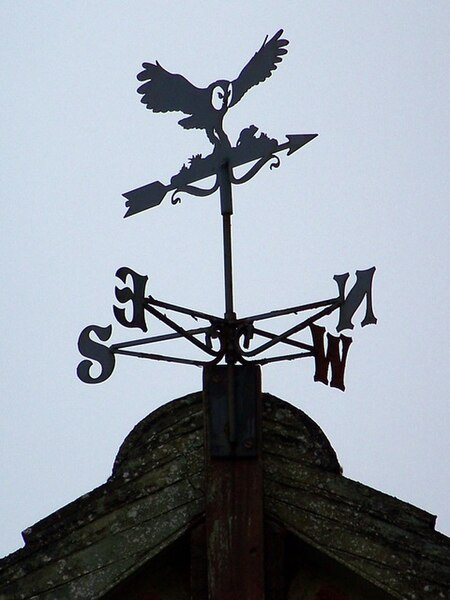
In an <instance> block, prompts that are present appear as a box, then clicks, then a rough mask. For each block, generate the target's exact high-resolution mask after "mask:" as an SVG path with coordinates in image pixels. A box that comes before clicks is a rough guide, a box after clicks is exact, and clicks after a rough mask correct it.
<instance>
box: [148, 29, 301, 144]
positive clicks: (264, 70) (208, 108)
mask: <svg viewBox="0 0 450 600" xmlns="http://www.w3.org/2000/svg"><path fill="white" fill-rule="evenodd" d="M282 34H283V30H282V29H280V31H278V32H277V33H276V34H275V35H274V36H273V37H272V38H271V39H270V40H268V39H267V38H268V36H266V39H265V40H264V42H263V44H262V46H261V48H260V49H259V50H258V51H257V52H256V53H255V55H254V56H253V58H251V59H250V61H249V62H248V63H247V65H246V66H245V67H244V68H243V69H242V71H241V72H240V74H239V76H238V77H237V78H236V79H234V80H233V81H228V80H226V79H218V80H217V81H214V82H213V83H211V84H210V85H209V86H208V87H206V88H199V87H196V86H195V85H193V84H192V83H190V82H189V81H188V80H187V79H186V78H185V77H183V76H182V75H177V74H174V73H169V71H166V70H165V69H164V68H163V67H162V66H161V65H160V64H159V63H158V61H156V63H155V64H153V63H143V65H142V66H143V68H144V70H143V71H142V72H141V73H139V75H138V76H137V78H138V79H139V81H145V83H144V84H143V85H141V86H140V87H139V88H138V90H137V91H138V93H139V94H142V98H141V102H142V103H143V104H145V105H146V107H147V108H148V109H150V110H152V111H153V112H169V111H179V112H182V113H184V114H186V115H189V116H188V117H187V118H184V119H181V120H180V121H178V123H179V124H180V125H181V126H182V127H184V128H185V129H204V130H205V131H206V135H207V136H208V139H209V141H210V142H211V143H212V144H213V145H214V146H215V147H221V148H224V149H228V148H230V147H231V145H230V142H229V140H228V137H227V135H226V134H225V132H224V130H223V125H222V123H223V118H224V116H225V114H226V113H227V111H228V109H229V108H231V107H232V106H234V105H235V104H237V103H238V102H239V100H240V99H241V98H242V96H243V95H244V94H245V93H246V92H248V90H249V89H250V88H252V87H253V86H255V85H258V83H262V82H263V81H265V80H266V79H267V78H268V77H270V76H271V74H272V71H274V70H275V69H276V68H277V64H278V63H279V62H281V60H282V57H283V56H284V55H285V54H286V53H287V49H286V46H287V45H288V43H289V42H288V40H285V39H283V38H282V37H281V36H282Z"/></svg>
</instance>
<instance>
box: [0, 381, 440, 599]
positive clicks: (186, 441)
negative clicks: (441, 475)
mask: <svg viewBox="0 0 450 600" xmlns="http://www.w3.org/2000/svg"><path fill="white" fill-rule="evenodd" d="M263 403H264V406H263V463H264V506H265V514H266V517H267V519H270V520H272V521H276V522H278V523H280V524H282V525H283V526H284V527H285V528H286V529H287V530H289V531H290V532H291V533H292V534H293V535H294V536H296V537H297V538H298V539H299V540H301V541H302V542H303V543H305V544H307V546H308V547H310V548H314V549H315V551H316V552H318V553H320V554H321V555H323V556H324V557H329V558H330V559H332V560H333V561H335V562H337V563H339V564H340V565H342V566H343V567H344V568H345V569H347V570H349V571H351V572H353V573H355V574H356V575H357V576H360V577H361V578H362V579H364V580H366V581H368V582H370V583H371V584H373V585H374V586H375V587H376V588H377V589H379V590H380V592H384V593H385V595H386V597H387V598H389V597H391V598H398V599H400V598H401V599H411V600H418V599H421V600H422V599H427V598H429V599H430V600H431V599H432V600H435V599H438V598H442V599H443V600H444V599H445V598H447V597H448V594H449V592H450V552H449V550H450V540H449V539H448V538H446V537H445V536H443V535H442V534H440V533H438V532H436V531H435V530H434V524H435V517H433V516H432V515H430V514H428V513H426V512H424V511H422V510H420V509H417V508H415V507H413V506H411V505H410V504H407V503H405V502H402V501H400V500H397V499H395V498H392V497H390V496H387V495H386V494H383V493H381V492H378V491H376V490H373V489H371V488H369V487H367V486H365V485H362V484H360V483H357V482H354V481H351V480H349V479H347V478H345V477H344V476H343V475H342V474H341V468H340V466H339V463H338V460H337V458H336V454H335V452H334V450H333V449H332V447H331V445H330V443H329V442H328V440H327V438H326V437H325V435H324V434H323V432H322V431H321V429H320V428H319V427H318V426H317V425H316V424H315V423H314V422H313V421H312V420H311V419H310V418H309V417H307V416H306V415H305V414H304V413H303V412H302V411H300V410H298V409H296V408H294V407H293V406H291V405H289V404H287V403H286V402H284V401H282V400H280V399H278V398H275V397H274V396H271V395H269V394H263ZM203 446H204V439H203V410H202V394H201V393H196V394H191V395H188V396H185V397H184V398H180V399H179V400H175V401H173V402H170V403H168V404H166V405H164V406H163V407H161V408H159V409H158V410H156V411H155V412H153V413H151V414H150V415H149V416H148V417H146V418H145V419H144V420H143V421H141V422H140V423H139V424H138V425H137V426H136V427H135V428H134V429H133V431H132V432H131V433H130V434H129V435H128V436H127V438H126V439H125V441H124V443H123V444H122V446H121V448H120V450H119V453H118V455H117V458H116V461H115V464H114V468H113V473H112V475H111V477H110V478H109V480H108V481H107V482H106V483H105V484H104V485H102V486H100V487H99V488H96V489H94V490H93V491H91V492H89V493H88V494H85V495H84V496H82V497H80V498H78V499H77V500H75V501H74V502H72V503H71V504H69V505H67V506H65V507H64V508H62V509H60V510H58V511H56V512H55V513H53V514H52V515H50V516H49V517H47V518H45V519H43V520H42V521H40V522H39V523H37V524H36V525H34V526H33V527H30V528H29V529H27V530H26V531H25V532H24V533H23V537H24V540H25V547H24V548H23V549H20V550H18V551H17V552H15V553H13V554H11V555H10V556H8V557H6V558H4V559H3V560H2V561H0V600H13V599H14V600H19V599H20V600H26V599H30V600H31V598H35V599H39V600H50V599H52V600H54V599H55V598H58V600H65V599H71V600H76V599H80V600H81V599H83V600H85V599H86V598H90V599H92V600H96V599H100V598H102V597H103V596H105V594H106V593H108V592H109V591H111V590H113V589H114V588H115V587H116V586H117V585H119V584H120V583H121V582H123V581H124V580H126V579H127V578H128V577H130V576H131V575H132V574H133V573H135V572H137V571H138V570H139V569H140V568H141V567H142V566H143V565H145V564H146V563H148V562H149V561H151V560H152V559H154V557H156V556H157V555H159V554H160V553H161V552H162V551H163V550H165V549H167V548H168V547H170V546H171V544H173V543H174V542H175V541H176V540H179V539H180V538H181V537H183V536H184V535H185V534H186V533H187V531H188V530H189V529H190V527H191V526H192V524H194V523H196V522H198V521H199V520H201V519H202V517H203V514H204V449H203Z"/></svg>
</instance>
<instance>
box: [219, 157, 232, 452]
mask: <svg viewBox="0 0 450 600" xmlns="http://www.w3.org/2000/svg"><path fill="white" fill-rule="evenodd" d="M219 186H220V212H221V213H222V229H223V261H224V280H225V320H226V321H229V322H230V321H235V320H236V314H235V312H234V303H233V260H232V246H231V215H232V214H233V198H232V194H231V181H230V171H229V163H228V162H227V161H224V162H223V163H222V164H221V165H220V167H219ZM230 334H231V328H230ZM227 346H228V347H227V349H226V354H225V360H226V363H227V366H228V423H229V432H228V439H229V441H230V444H232V445H234V444H235V443H236V408H235V404H236V403H235V397H234V365H235V362H236V358H235V356H234V339H233V338H232V337H231V339H230V337H228V339H227Z"/></svg>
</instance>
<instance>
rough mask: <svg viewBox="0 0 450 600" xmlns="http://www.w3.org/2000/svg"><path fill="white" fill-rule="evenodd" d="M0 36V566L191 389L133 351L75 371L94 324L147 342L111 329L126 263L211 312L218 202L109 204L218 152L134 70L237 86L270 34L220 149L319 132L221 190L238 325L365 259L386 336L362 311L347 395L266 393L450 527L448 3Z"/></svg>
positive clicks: (13, 12)
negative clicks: (150, 98) (271, 40)
mask: <svg viewBox="0 0 450 600" xmlns="http://www.w3.org/2000/svg"><path fill="white" fill-rule="evenodd" d="M0 23H1V29H2V35H1V36H0V47H1V50H2V86H1V90H0V94H1V105H2V111H1V112H2V120H3V124H2V137H1V143H2V193H3V199H2V202H1V205H0V206H1V208H0V210H1V222H2V235H1V255H2V259H3V260H2V271H3V282H4V283H3V290H2V293H1V299H0V302H1V314H2V320H3V334H2V361H1V365H2V374H1V378H0V381H1V383H0V385H1V396H0V398H1V399H0V402H1V419H0V444H1V453H0V457H1V458H0V461H1V462H0V477H1V488H0V515H1V521H0V555H5V554H7V553H9V552H12V551H13V550H15V549H17V548H19V547H20V546H21V545H22V540H21V536H20V532H21V531H22V530H24V529H25V528H27V527H29V526H30V525H32V524H34V523H35V522H36V521H38V520H39V519H41V518H43V517H45V516H47V515H48V514H50V513H52V512H53V511H55V510H57V509H58V508H60V507H62V506H63V505H65V504H67V503H68V502H70V501H72V500H74V499H76V498H77V497H79V496H80V495H81V494H83V493H85V492H87V491H89V490H91V489H93V488H94V487H96V486H98V485H100V484H102V483H103V482H104V481H105V480H106V479H107V477H108V476H109V474H110V472H111V467H112V463H113V461H114V457H115V455H116V453H117V450H118V448H119V446H120V444H121V442H122V441H123V439H124V438H125V436H126V435H127V433H128V432H129V431H130V430H131V429H132V428H133V427H134V425H135V424H136V423H137V422H139V421H140V420H141V419H142V418H144V417H145V416H146V415H147V414H148V413H149V412H151V411H152V410H154V409H155V408H157V407H158V406H160V405H162V404H164V403H165V402H167V401H169V400H172V399H174V398H177V397H180V396H182V395H184V394H187V393H189V392H193V391H197V390H199V389H200V388H201V371H200V370H199V369H197V368H195V367H182V366H177V365H165V364H164V365H162V364H159V363H152V362H150V361H142V360H138V359H131V358H128V357H119V358H118V360H117V365H116V369H115V372H114V373H113V375H112V377H111V378H110V379H109V380H108V381H106V382H105V383H102V384H100V385H86V384H83V383H81V382H80V381H79V380H78V379H77V378H76V366H77V364H78V362H79V361H80V359H81V357H80V356H79V354H78V351H77V347H76V343H77V339H78V335H79V333H80V331H81V330H82V329H83V328H84V327H85V326H86V325H91V324H97V325H101V326H106V325H109V324H113V328H114V333H113V338H114V339H113V341H116V342H118V341H122V340H124V339H129V338H130V335H131V337H133V336H134V337H139V331H138V333H136V332H134V333H133V332H130V331H128V330H124V328H123V327H121V326H120V325H119V324H118V323H116V322H115V320H114V317H113V314H112V309H111V307H112V305H113V304H114V302H115V299H114V286H115V285H116V284H118V283H119V282H118V280H116V278H115V272H116V270H117V269H118V268H119V267H122V266H128V267H131V268H133V269H134V270H136V271H137V272H139V273H141V274H146V275H148V276H149V283H148V293H151V294H152V295H154V296H155V297H157V298H160V299H163V300H166V301H168V302H174V303H178V304H183V305H185V306H191V307H195V308H197V309H199V310H204V311H207V312H210V313H214V314H219V315H220V314H221V313H222V312H223V284H222V277H223V275H222V257H221V244H222V241H221V221H220V212H219V204H218V198H217V195H216V196H212V197H209V198H206V199H201V198H192V197H185V198H184V199H183V202H182V203H181V204H179V205H177V206H172V205H171V203H170V201H169V199H167V200H166V201H165V202H164V203H163V204H161V206H159V207H158V208H154V209H152V210H150V211H147V212H144V213H141V214H139V215H136V216H134V217H131V218H129V219H126V220H123V214H124V212H125V207H124V199H123V198H122V197H121V194H122V193H124V192H126V191H128V190H131V189H133V188H135V187H138V186H140V185H144V184H146V183H150V182H151V181H155V180H160V181H162V182H163V183H168V181H169V180H170V177H171V176H172V175H173V174H175V173H176V172H178V170H179V169H180V167H181V166H182V165H183V163H185V162H186V161H187V159H188V158H189V157H190V156H192V155H193V154H197V153H200V152H201V153H203V154H207V153H209V152H210V150H211V146H210V144H209V142H208V140H207V138H206V136H205V134H204V132H202V131H194V130H192V131H186V130H184V129H182V128H181V127H179V126H178V124H177V121H178V119H179V118H181V116H182V115H179V114H175V113H167V114H164V115H161V114H154V113H152V112H150V111H148V110H146V109H145V107H144V106H143V105H142V104H141V103H140V102H139V99H140V97H139V96H138V94H137V93H136V87H137V85H138V82H137V81H136V74H137V73H138V72H139V70H140V68H141V63H142V62H144V61H155V60H158V61H159V62H160V63H161V64H162V65H163V66H164V67H165V68H166V69H167V70H169V71H171V72H175V73H182V74H183V75H185V76H186V77H187V78H188V79H189V80H190V81H191V82H193V83H194V84H196V85H198V86H207V85H208V84H209V83H211V82H212V81H214V80H216V79H222V78H225V79H230V80H231V79H234V78H235V77H236V76H237V75H238V74H239V72H240V70H241V69H242V67H243V66H244V65H245V64H246V62H247V61H248V60H249V59H250V58H251V57H252V56H253V54H254V52H255V51H256V50H257V49H258V48H259V47H260V46H261V44H262V42H263V40H264V37H265V36H266V35H267V34H269V35H273V34H274V33H275V32H276V31H277V30H278V29H280V28H284V30H285V36H286V37H287V38H288V39H289V40H290V45H289V53H288V55H287V56H286V57H285V58H284V60H283V62H282V64H281V65H280V66H279V68H278V69H277V70H276V72H275V73H274V74H273V76H272V77H271V78H270V79H268V80H267V81H266V82H264V84H261V85H259V86H257V87H255V88H253V89H252V90H251V91H250V92H249V93H248V94H246V95H245V96H244V98H243V99H242V101H241V102H240V103H239V104H238V105H237V106H236V107H234V108H233V109H232V110H231V111H230V112H229V114H228V115H227V117H226V120H225V128H226V130H227V132H228V133H229V136H230V138H231V139H232V140H233V141H236V139H237V137H238V136H239V132H240V131H241V130H242V129H243V128H245V127H248V126H249V125H250V124H255V125H256V126H257V127H259V128H260V130H261V131H264V132H266V133H267V134H269V135H270V136H271V137H275V138H277V139H278V140H280V141H283V140H284V139H285V138H284V136H285V134H294V133H319V137H318V138H317V139H315V140H314V141H312V142H311V143H310V144H308V145H307V146H305V147H304V148H303V149H301V150H300V151H299V152H298V153H296V154H294V155H293V156H290V157H286V156H283V157H282V164H281V166H280V168H279V169H278V170H273V171H270V170H269V169H268V168H265V169H264V170H263V171H262V172H261V173H259V174H258V176H257V177H256V178H255V179H253V180H252V181H251V182H249V183H247V184H246V185H243V186H240V187H238V188H236V189H235V195H234V203H235V214H234V220H233V236H234V257H235V263H234V266H235V298H236V309H237V312H238V315H239V316H244V315H248V314H254V313H257V312H263V311H267V310H271V309H275V308H283V307H287V306H293V305H296V304H301V303H306V302H312V301H315V300H321V299H325V298H329V297H331V296H333V295H335V294H336V291H337V289H336V284H335V282H334V281H333V275H335V274H340V273H346V272H350V273H351V274H352V276H353V274H354V272H355V271H356V270H357V269H367V268H369V267H372V266H374V265H375V266H376V267H377V271H376V274H375V280H374V308H375V313H376V315H377V317H378V324H377V325H376V326H373V325H371V326H368V327H365V328H361V327H360V326H359V322H360V320H361V319H362V317H363V316H364V314H363V311H362V313H361V314H360V313H358V315H357V317H356V318H355V324H357V326H356V327H355V329H354V331H353V332H351V335H352V337H353V339H354V341H353V345H352V346H351V348H350V352H349V357H348V364H347V374H346V384H347V390H346V391H345V393H342V392H341V391H339V390H336V389H332V388H329V387H326V386H324V385H323V384H321V383H315V382H314V381H313V375H314V364H313V362H312V360H311V359H307V360H302V361H298V362H294V363H284V364H275V365H271V366H267V367H265V368H264V372H263V387H264V390H265V391H268V392H271V393H272V394H275V395H277V396H279V397H281V398H283V399H284V400H287V401H289V402H291V403H292V404H294V405H295V406H297V407H299V408H301V409H302V410H304V411H305V412H306V413H307V414H308V415H310V416H311V417H312V418H313V419H314V420H315V421H316V422H317V423H318V424H319V425H320V426H321V427H322V429H323V430H324V432H325V434H326V435H327V436H328V438H329V439H330V441H331V443H332V445H333V447H334V448H335V450H336V452H337V454H338V457H339V459H340V462H341V464H342V466H343V468H344V474H345V475H346V476H347V477H350V478H352V479H355V480H358V481H361V482H362V483H365V484H367V485H369V486H371V487H374V488H376V489H378V490H382V491H384V492H386V493H388V494H391V495H393V496H396V497H398V498H401V499H402V500H405V501H407V502H410V503H412V504H414V505H416V506H419V507H421V508H423V509H425V510H427V511H429V512H431V513H432V514H435V515H438V520H437V529H438V530H440V531H442V532H444V533H446V534H447V535H448V534H450V508H449V506H450V505H449V501H448V498H449V491H450V490H449V456H450V444H449V431H448V424H449V403H448V395H449V394H448V379H449V373H448V370H449V368H448V365H449V361H450V356H449V344H448V340H447V337H448V333H447V330H448V325H447V323H448V308H447V300H448V297H449V291H450V290H449V287H450V286H449V268H448V264H449V245H448V237H449V236H448V232H449V209H448V189H449V169H448V164H449V115H448V106H449V98H450V94H449V91H450V78H449V72H450V64H449V62H450V60H449V57H450V52H449V50H450V48H449V46H450V4H449V3H448V2H447V1H446V0H441V1H440V0H433V1H430V2H425V1H421V2H418V1H416V2H414V1H406V0H405V1H400V0H399V1H397V2H392V0H378V1H377V2H371V1H361V0H358V1H350V0H349V1H345V0H343V1H341V2H332V1H331V0H330V1H326V2H325V1H320V0H311V1H296V2H294V1H292V2H286V1H279V2H266V1H261V2H253V3H248V2H247V3H246V2H242V1H239V2H237V1H228V2H226V3H224V2H218V1H214V0H213V1H211V0H210V1H208V2H200V1H195V0H194V1H190V2H167V1H165V2H155V1H154V2H152V1H145V2H140V1H131V2H118V1H113V0H108V1H107V2H106V1H105V2H103V1H93V2H84V1H81V0H79V1H70V0H67V1H65V2H60V1H53V2H50V1H47V0H40V1H39V2H32V1H27V2H24V1H21V0H14V1H12V0H11V1H6V0H3V2H1V4H0ZM325 324H326V325H327V327H328V329H329V330H330V331H331V332H332V333H335V329H334V330H333V327H335V326H336V319H335V318H332V319H331V320H328V321H327V322H326V323H325ZM159 331H160V329H159V326H156V325H155V326H154V325H153V324H152V323H151V322H150V320H149V334H153V333H155V332H159ZM347 333H348V332H347ZM305 341H306V340H305Z"/></svg>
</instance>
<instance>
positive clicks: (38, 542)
mask: <svg viewBox="0 0 450 600" xmlns="http://www.w3.org/2000/svg"><path fill="white" fill-rule="evenodd" d="M107 487H108V488H109V487H111V485H108V484H107V483H102V484H101V485H99V486H98V487H96V488H94V489H93V490H91V491H89V492H87V493H85V494H83V495H82V496H79V497H78V498H76V499H75V500H72V501H71V502H69V503H68V504H66V505H64V506H63V507H61V508H58V509H57V510H55V511H54V512H52V513H50V514H49V515H47V516H46V517H43V518H42V519H40V520H39V521H37V522H36V523H34V524H33V525H30V527H27V528H26V529H24V530H23V531H22V538H23V540H24V542H25V546H23V547H22V548H19V549H18V550H15V551H13V552H11V553H10V554H7V555H6V556H5V557H3V558H0V574H1V571H2V569H3V568H4V567H7V566H9V565H10V564H13V563H14V562H15V560H16V559H17V560H21V559H22V558H23V557H25V556H27V555H28V554H32V553H34V552H35V551H36V550H37V549H39V550H40V549H42V548H43V547H44V546H45V545H47V543H51V542H53V541H54V536H53V535H52V534H53V532H54V531H55V530H57V529H58V528H59V527H61V528H65V527H67V521H69V519H70V517H71V516H73V515H76V513H77V512H78V510H79V508H80V506H82V505H83V504H85V503H87V502H89V501H92V500H95V499H96V497H101V496H102V495H103V494H104V492H105V491H106V488H107ZM92 512H94V510H93V511H92ZM83 524H84V523H83ZM75 528H76V527H75ZM44 532H49V536H48V539H45V540H43V538H42V534H43V533H44ZM61 533H62V532H61ZM64 533H67V531H66V529H64Z"/></svg>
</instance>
